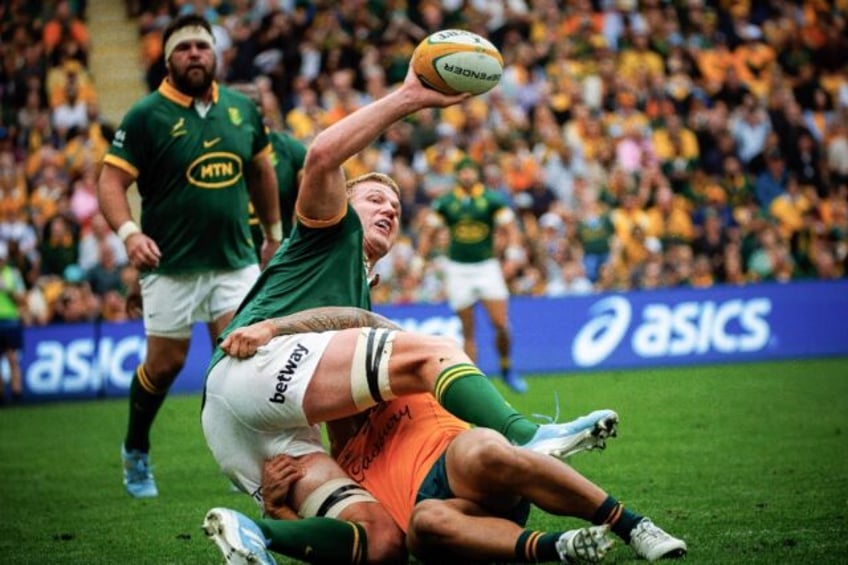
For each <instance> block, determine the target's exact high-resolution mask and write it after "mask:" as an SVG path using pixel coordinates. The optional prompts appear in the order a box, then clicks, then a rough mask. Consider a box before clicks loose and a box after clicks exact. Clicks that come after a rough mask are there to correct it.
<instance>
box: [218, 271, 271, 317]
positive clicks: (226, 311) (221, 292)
mask: <svg viewBox="0 0 848 565" xmlns="http://www.w3.org/2000/svg"><path fill="white" fill-rule="evenodd" d="M257 278H259V266H258V265H248V266H247V267H243V268H241V269H237V270H235V271H218V272H215V273H213V274H212V275H211V283H210V284H211V287H210V289H209V315H210V317H211V320H212V322H213V323H214V322H218V323H219V324H220V323H223V326H225V325H226V324H227V323H228V322H229V320H230V319H231V318H232V316H233V313H234V312H235V311H236V310H237V309H238V307H239V305H240V304H241V301H242V300H243V299H244V297H245V296H246V295H247V293H248V291H249V290H250V289H251V287H252V286H253V283H255V282H256V279H257ZM225 320H226V321H225ZM223 326H221V328H223Z"/></svg>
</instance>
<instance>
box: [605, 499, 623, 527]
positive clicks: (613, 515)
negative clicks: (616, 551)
mask: <svg viewBox="0 0 848 565" xmlns="http://www.w3.org/2000/svg"><path fill="white" fill-rule="evenodd" d="M623 510H624V505H623V504H620V503H619V504H618V505H616V507H615V508H614V509H613V511H612V512H610V515H609V516H608V517H607V519H606V520H604V524H609V525H610V526H612V525H614V524H615V523H616V522H618V519H619V518H621V512H622V511H623Z"/></svg>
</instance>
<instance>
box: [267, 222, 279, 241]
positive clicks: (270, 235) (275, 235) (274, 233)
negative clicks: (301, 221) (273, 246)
mask: <svg viewBox="0 0 848 565" xmlns="http://www.w3.org/2000/svg"><path fill="white" fill-rule="evenodd" d="M262 235H264V236H265V239H273V240H274V241H283V222H282V221H277V222H274V223H273V224H262Z"/></svg>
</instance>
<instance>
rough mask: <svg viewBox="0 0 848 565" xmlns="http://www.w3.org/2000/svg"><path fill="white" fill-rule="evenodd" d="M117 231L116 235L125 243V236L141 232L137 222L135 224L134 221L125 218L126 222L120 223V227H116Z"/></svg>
mask: <svg viewBox="0 0 848 565" xmlns="http://www.w3.org/2000/svg"><path fill="white" fill-rule="evenodd" d="M117 233H118V237H120V238H121V241H123V242H124V243H126V242H127V238H128V237H129V236H131V235H132V234H134V233H141V228H140V227H138V224H136V223H135V222H134V221H132V220H127V221H126V222H124V223H123V224H121V227H119V228H118V232H117Z"/></svg>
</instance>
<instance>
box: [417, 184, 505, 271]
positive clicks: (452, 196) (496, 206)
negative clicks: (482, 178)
mask: <svg viewBox="0 0 848 565" xmlns="http://www.w3.org/2000/svg"><path fill="white" fill-rule="evenodd" d="M504 208H508V204H507V201H506V198H504V197H503V195H502V194H500V193H498V192H495V191H494V190H489V189H487V188H485V187H484V186H483V185H482V184H477V185H475V186H474V187H473V188H472V189H471V194H470V195H469V194H466V193H465V192H463V191H462V190H460V189H455V190H453V191H451V192H448V193H446V194H443V195H442V196H440V197H439V198H437V199H436V201H435V202H434V203H433V210H434V211H435V212H436V213H437V214H439V215H440V216H441V217H442V219H444V221H445V224H446V225H447V226H448V229H449V230H450V248H449V250H448V257H450V259H451V260H452V261H456V262H458V263H479V262H480V261H485V260H486V259H491V258H492V257H494V247H495V245H494V229H495V217H496V216H497V214H498V212H499V211H501V210H503V209H504Z"/></svg>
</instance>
